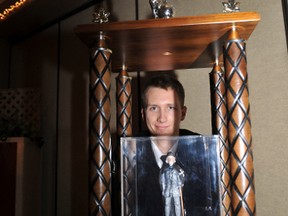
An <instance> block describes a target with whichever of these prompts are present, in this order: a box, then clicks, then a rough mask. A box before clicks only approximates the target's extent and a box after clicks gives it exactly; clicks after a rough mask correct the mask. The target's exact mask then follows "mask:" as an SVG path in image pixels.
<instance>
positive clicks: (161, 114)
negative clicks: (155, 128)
mask: <svg viewBox="0 0 288 216" xmlns="http://www.w3.org/2000/svg"><path fill="white" fill-rule="evenodd" d="M166 117H167V116H166V112H165V110H163V109H160V111H159V115H158V121H159V122H165V121H166Z"/></svg>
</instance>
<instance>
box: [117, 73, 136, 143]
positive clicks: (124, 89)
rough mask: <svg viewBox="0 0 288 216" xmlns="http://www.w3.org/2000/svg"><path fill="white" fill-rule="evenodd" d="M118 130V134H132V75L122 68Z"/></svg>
mask: <svg viewBox="0 0 288 216" xmlns="http://www.w3.org/2000/svg"><path fill="white" fill-rule="evenodd" d="M116 80H117V132H118V136H120V137H126V136H131V135H132V94H131V77H129V76H128V73H127V71H126V70H122V71H121V72H120V73H119V76H118V77H117V79H116Z"/></svg>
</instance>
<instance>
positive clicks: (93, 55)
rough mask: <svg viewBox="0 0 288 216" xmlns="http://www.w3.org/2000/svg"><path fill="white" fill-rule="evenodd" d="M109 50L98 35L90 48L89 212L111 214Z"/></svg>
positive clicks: (91, 213) (105, 215)
mask: <svg viewBox="0 0 288 216" xmlns="http://www.w3.org/2000/svg"><path fill="white" fill-rule="evenodd" d="M111 53H112V52H111V51H110V50H109V49H107V47H106V43H105V37H104V36H103V35H100V37H99V40H98V41H96V43H95V47H94V48H93V49H91V51H90V101H89V103H90V111H89V199H90V200H89V215H90V216H96V215H97V216H102V215H103V216H108V215H111V132H110V118H111V111H110V105H111V102H110V96H109V93H110V86H111V83H110V82H111V81H110V78H111V69H110V68H111Z"/></svg>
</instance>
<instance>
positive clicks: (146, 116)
mask: <svg viewBox="0 0 288 216" xmlns="http://www.w3.org/2000/svg"><path fill="white" fill-rule="evenodd" d="M184 102H185V92H184V88H183V86H182V84H181V83H180V82H179V81H178V80H177V79H175V78H172V77H171V76H168V75H164V76H159V77H154V78H152V79H150V80H149V81H148V82H147V83H146V86H145V88H144V91H143V95H142V110H141V114H142V118H143V120H144V122H145V123H146V126H147V128H148V131H147V132H146V133H145V134H142V135H141V136H149V137H151V138H150V139H149V142H148V143H147V142H146V143H145V142H142V143H139V144H137V152H136V155H137V156H136V163H137V171H136V173H137V174H136V176H137V185H136V188H137V192H136V193H137V196H136V197H137V198H136V200H137V201H136V202H137V208H136V209H137V210H136V215H138V216H142V215H143V216H163V215H165V210H164V203H163V202H164V201H163V197H162V193H161V187H160V183H159V174H160V169H161V167H162V164H163V161H162V160H161V156H163V155H166V154H167V153H168V152H173V153H174V154H175V157H176V160H177V162H178V164H179V166H180V167H181V168H182V169H183V170H184V173H185V181H184V186H183V204H184V209H185V210H184V211H185V214H186V215H187V216H200V215H205V216H208V215H213V214H212V212H211V209H212V207H211V206H212V201H211V200H216V202H217V201H219V200H218V198H216V199H214V197H213V198H212V195H211V194H210V191H209V190H207V187H206V186H205V184H206V179H207V175H206V173H207V172H206V170H205V169H207V168H206V164H207V162H206V161H204V160H203V158H201V157H199V156H198V155H201V154H202V153H203V152H205V149H204V145H203V143H201V145H195V149H193V151H191V150H190V147H189V145H187V144H185V143H184V145H181V143H180V141H179V142H178V138H175V139H173V138H172V137H177V136H184V135H199V134H197V133H194V132H192V131H189V130H183V129H180V123H181V122H182V121H183V120H184V119H185V116H186V112H187V107H186V106H185V105H184ZM167 137H169V138H168V139H167ZM199 137H200V136H199ZM197 140H201V138H200V139H197ZM180 145H181V148H180ZM207 180H209V179H207ZM216 195H217V194H216ZM213 202H214V201H213ZM213 205H214V206H215V205H216V204H215V203H214V204H213ZM218 210H219V209H218ZM218 210H216V211H218ZM215 215H217V214H215Z"/></svg>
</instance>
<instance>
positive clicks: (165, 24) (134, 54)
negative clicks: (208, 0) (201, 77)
mask: <svg viewBox="0 0 288 216" xmlns="http://www.w3.org/2000/svg"><path fill="white" fill-rule="evenodd" d="M259 21H260V15H259V14H258V13H256V12H238V13H227V14H211V15H202V16H190V17H176V18H170V19H148V20H137V21H125V22H111V23H102V24H86V25H79V26H77V27H76V28H75V33H76V34H77V35H78V37H79V38H80V39H81V40H82V41H83V42H84V43H85V44H86V45H87V46H88V47H90V48H91V47H93V45H94V43H95V41H97V38H99V34H100V32H103V34H104V35H105V36H106V38H107V39H106V40H107V45H108V48H109V49H111V50H112V52H113V56H112V71H113V72H119V70H121V69H122V67H123V66H126V67H127V71H162V70H174V69H186V68H203V67H210V68H211V67H212V65H213V63H214V62H215V59H217V58H218V59H219V60H220V64H222V57H221V56H222V46H223V44H224V41H225V40H226V38H227V34H228V33H229V31H230V30H231V29H232V28H233V26H235V27H236V29H237V30H238V32H239V35H240V37H241V38H242V39H244V40H248V38H249V37H250V35H251V34H252V32H253V30H254V28H255V27H256V25H257V24H258V22H259Z"/></svg>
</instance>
